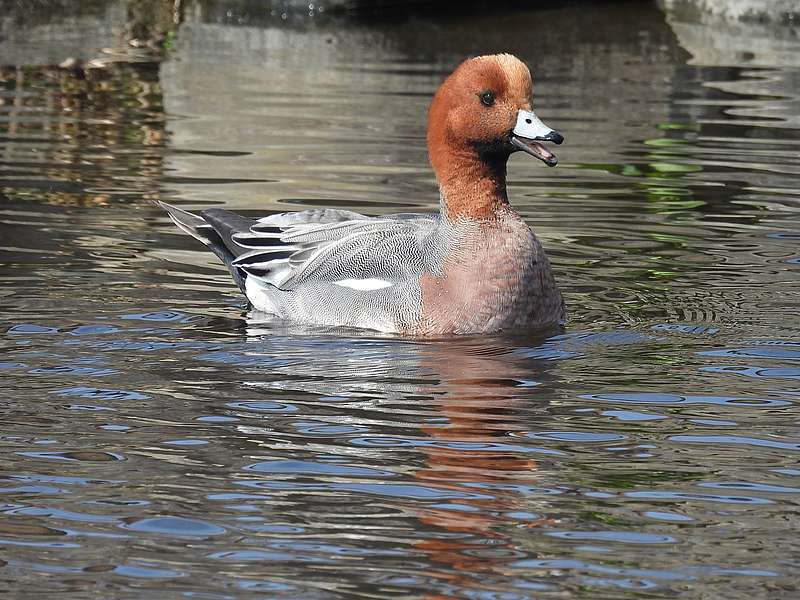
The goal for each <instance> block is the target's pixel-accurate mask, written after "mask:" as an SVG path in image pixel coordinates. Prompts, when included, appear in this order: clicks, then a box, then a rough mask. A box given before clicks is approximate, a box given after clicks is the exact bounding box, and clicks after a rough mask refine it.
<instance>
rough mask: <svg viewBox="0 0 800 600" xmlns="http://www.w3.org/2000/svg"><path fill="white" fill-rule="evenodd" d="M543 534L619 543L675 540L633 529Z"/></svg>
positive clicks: (658, 542) (662, 542)
mask: <svg viewBox="0 0 800 600" xmlns="http://www.w3.org/2000/svg"><path fill="white" fill-rule="evenodd" d="M545 535H547V536H550V537H557V538H563V539H568V540H592V541H603V542H618V543H621V544H671V543H674V542H675V541H676V540H675V538H673V537H671V536H668V535H658V534H653V533H638V532H635V531H547V532H545Z"/></svg>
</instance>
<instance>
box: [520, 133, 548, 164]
mask: <svg viewBox="0 0 800 600" xmlns="http://www.w3.org/2000/svg"><path fill="white" fill-rule="evenodd" d="M511 145H512V146H514V148H516V149H517V150H522V151H523V152H525V153H527V154H530V155H531V156H533V157H535V158H538V159H539V160H541V161H542V162H543V163H544V164H546V165H547V166H548V167H555V166H556V165H557V164H558V157H557V156H556V155H555V154H553V153H552V152H550V150H548V149H547V148H545V147H544V146H543V145H542V144H541V143H539V142H537V141H536V140H531V139H529V138H525V137H522V136H520V135H512V136H511Z"/></svg>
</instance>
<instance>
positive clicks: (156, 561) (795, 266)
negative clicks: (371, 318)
mask: <svg viewBox="0 0 800 600" xmlns="http://www.w3.org/2000/svg"><path fill="white" fill-rule="evenodd" d="M130 18H131V17H130V14H129V11H127V9H126V5H125V4H124V3H123V2H121V1H119V2H114V1H111V2H107V3H106V4H103V3H100V7H99V8H96V9H92V10H86V11H85V12H79V13H78V14H71V13H70V14H61V13H59V12H57V11H53V12H44V13H33V14H27V13H25V14H22V15H14V14H10V15H8V16H5V17H3V20H2V21H1V22H2V27H3V29H2V39H0V63H2V64H5V65H6V66H3V67H2V68H0V177H2V179H1V180H0V190H1V191H2V194H3V196H2V197H0V252H1V254H0V263H1V264H0V281H2V286H0V314H1V315H2V319H3V321H4V325H3V327H2V331H3V334H2V337H0V377H2V387H0V389H1V390H2V392H0V394H2V395H1V396H0V398H2V400H0V423H2V426H1V429H0V441H2V445H3V452H2V454H0V591H2V592H4V593H6V594H9V595H10V596H12V597H17V598H43V597H59V598H62V597H63V598H66V597H69V598H134V597H135V598H169V599H171V598H309V599H311V598H314V599H317V598H325V599H328V598H359V597H363V598H384V597H385V598H389V597H405V598H410V597H413V598H417V597H428V598H471V599H472V598H475V599H488V598H493V599H516V598H586V599H597V598H601V599H602V598H608V599H622V598H673V597H681V598H723V597H724V598H727V599H734V598H747V599H752V598H796V597H798V595H800V591H798V583H797V582H798V578H797V573H798V569H799V568H800V542H799V540H800V536H798V526H800V510H799V509H798V500H800V465H799V464H798V459H799V458H800V406H798V405H799V404H800V315H799V314H798V306H799V305H800V285H799V284H800V178H799V177H798V175H799V174H800V167H799V166H798V165H799V164H800V161H799V160H798V159H799V158H800V99H799V98H800V93H799V92H800V45H798V44H797V42H795V41H793V39H794V38H793V37H792V36H793V33H792V32H793V31H796V30H795V29H792V28H791V27H789V26H788V25H787V26H784V27H783V28H781V27H778V28H777V29H775V30H770V29H769V28H767V27H766V26H763V27H762V26H760V25H758V24H757V23H755V24H750V25H748V26H747V27H751V28H753V31H751V30H749V29H746V30H743V29H742V28H739V29H737V28H736V27H730V28H726V27H725V26H723V25H720V24H714V23H711V24H709V23H706V24H703V23H701V22H698V21H691V20H682V18H681V17H675V16H670V17H669V18H667V17H665V16H664V14H663V13H662V12H660V11H659V10H658V9H657V8H656V7H655V6H651V5H649V4H646V3H645V4H642V3H621V4H619V5H616V4H609V3H605V4H586V3H580V4H573V5H570V6H568V7H566V8H563V9H557V10H536V11H530V12H525V11H516V12H512V13H501V14H489V13H486V14H473V15H470V16H463V15H450V16H448V15H445V14H441V15H438V16H435V17H416V18H412V19H411V20H408V19H407V18H406V17H404V16H402V15H400V16H398V15H395V16H393V17H392V18H388V19H384V20H380V21H375V20H371V19H360V18H355V19H343V20H337V19H331V18H324V15H319V14H316V15H315V16H314V17H312V18H305V17H299V16H291V15H290V16H289V18H287V19H286V20H285V21H284V20H282V19H281V18H280V16H277V17H270V16H269V15H266V14H265V13H264V11H263V10H259V9H258V7H257V6H255V7H254V6H253V5H252V4H248V3H244V2H229V3H225V2H222V1H221V0H220V1H219V2H203V3H201V2H194V3H193V2H188V3H186V5H185V8H184V14H183V22H182V23H181V24H180V25H179V26H177V28H176V33H175V34H174V35H172V34H170V35H171V36H172V37H170V38H169V45H170V46H171V48H170V49H169V50H168V51H167V52H166V53H165V54H164V55H163V56H160V55H159V54H158V53H154V52H152V51H150V50H148V49H147V48H131V47H127V46H126V45H125V44H124V37H125V35H128V37H130V27H129V28H128V29H127V30H126V29H125V24H126V22H127V21H126V19H130ZM742 27H744V26H742ZM759 27H761V29H759ZM126 31H127V33H125V32H126ZM754 31H755V33H754ZM120 32H123V33H120ZM759 36H760V37H759ZM101 48H107V49H106V50H105V51H104V50H101ZM498 50H507V51H511V52H514V53H516V54H518V55H519V56H520V57H521V58H523V59H524V60H525V61H526V62H528V63H529V64H531V66H532V67H533V69H534V76H535V79H536V86H537V88H536V89H537V97H536V98H537V112H538V113H539V114H540V116H541V117H542V118H543V119H544V120H545V121H546V122H548V123H550V124H551V125H553V126H554V127H556V128H557V129H559V130H560V131H562V132H563V133H564V135H565V137H566V140H567V141H566V143H565V144H564V145H563V146H562V147H560V148H559V157H560V159H561V164H560V165H559V166H558V167H557V168H556V169H547V168H545V167H543V166H542V165H541V164H540V163H538V162H536V161H532V160H527V159H526V157H524V156H515V157H514V158H513V160H512V161H511V165H510V173H509V179H510V181H511V182H512V185H511V188H510V190H509V195H510V197H511V199H512V203H513V204H514V205H515V206H516V207H517V209H518V210H519V211H520V212H521V213H522V214H523V215H524V216H525V217H526V218H527V219H528V220H529V222H530V223H531V225H532V226H533V227H534V228H535V229H536V231H537V232H538V234H539V235H540V237H541V238H542V239H543V241H544V243H545V246H546V247H547V249H548V252H549V254H550V256H551V259H552V262H553V264H554V268H555V270H556V272H557V276H558V280H559V282H560V285H561V287H562V289H563V291H564V294H565V297H566V300H567V305H568V308H569V313H570V320H569V323H568V325H567V327H566V330H565V331H563V332H554V333H553V334H552V335H551V336H549V337H546V336H542V337H538V338H526V337H512V338H509V337H493V338H486V337H473V338H461V339H455V340H449V341H428V342H419V341H411V340H405V339H399V338H396V337H392V336H379V335H376V334H372V333H358V332H352V331H332V330H319V329H313V328H303V327H299V326H296V325H290V324H286V323H281V322H276V321H264V320H263V319H262V320H258V319H257V318H255V315H248V314H247V313H246V312H245V310H244V301H243V299H242V298H241V297H240V295H239V294H238V292H237V290H236V288H235V287H234V285H233V284H232V282H231V281H230V279H229V277H228V276H227V275H226V274H225V272H224V270H223V269H222V268H221V267H220V266H219V265H218V264H217V263H216V262H215V259H214V258H213V256H211V255H210V254H209V253H207V252H205V251H204V250H203V248H202V247H200V246H199V244H197V243H196V242H194V241H193V240H192V239H190V238H188V237H186V236H182V235H180V234H179V233H178V232H177V230H176V229H175V228H174V226H172V224H171V223H169V222H168V220H167V218H165V216H164V214H163V213H162V212H161V211H159V210H157V209H156V208H154V207H153V206H152V205H151V204H150V202H149V200H151V199H157V198H158V199H163V200H166V201H169V202H174V203H177V204H180V205H182V206H185V207H189V208H200V207H204V206H212V205H213V206H219V205H225V206H226V207H229V208H232V209H237V210H242V211H244V212H247V211H259V212H262V213H263V212H268V211H276V210H293V209H301V208H305V207H308V206H334V207H340V208H348V209H355V210H359V211H363V212H365V213H368V214H381V213H387V212H394V211H408V210H428V211H429V210H435V209H436V207H437V196H436V188H435V182H434V180H433V178H432V175H431V172H430V170H429V168H428V165H427V162H426V153H425V148H424V123H425V111H426V108H427V104H428V102H429V99H430V96H431V94H432V93H433V91H434V90H435V89H436V86H437V85H438V83H439V82H440V81H441V80H442V78H443V77H444V76H445V75H446V74H447V73H448V72H449V71H450V70H451V69H452V67H453V66H454V65H456V64H457V63H458V62H459V61H460V60H461V59H462V58H463V57H464V56H466V55H469V54H475V53H479V52H491V51H498ZM69 58H71V59H73V60H72V61H70V62H67V63H64V64H65V67H61V68H60V67H58V66H57V65H58V64H61V63H63V61H65V60H66V59H69ZM252 214H255V213H252Z"/></svg>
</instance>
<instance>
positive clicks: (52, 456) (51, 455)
mask: <svg viewBox="0 0 800 600" xmlns="http://www.w3.org/2000/svg"><path fill="white" fill-rule="evenodd" d="M15 454H19V455H20V456H28V457H30V458H43V459H46V460H65V461H79V462H108V461H116V460H125V457H124V456H122V455H121V454H116V453H114V452H99V451H94V450H74V451H69V452H33V451H25V452H15Z"/></svg>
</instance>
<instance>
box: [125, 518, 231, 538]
mask: <svg viewBox="0 0 800 600" xmlns="http://www.w3.org/2000/svg"><path fill="white" fill-rule="evenodd" d="M122 527H123V528H125V529H130V530H132V531H140V532H143V533H158V534H162V535H168V536H175V537H184V536H185V537H210V536H215V535H222V534H223V533H227V530H226V529H225V528H224V527H220V526H218V525H214V524H212V523H207V522H206V521H199V520H197V519H187V518H185V517H151V518H147V519H133V520H127V521H126V522H125V524H124V525H122Z"/></svg>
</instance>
